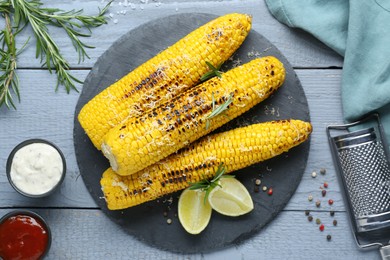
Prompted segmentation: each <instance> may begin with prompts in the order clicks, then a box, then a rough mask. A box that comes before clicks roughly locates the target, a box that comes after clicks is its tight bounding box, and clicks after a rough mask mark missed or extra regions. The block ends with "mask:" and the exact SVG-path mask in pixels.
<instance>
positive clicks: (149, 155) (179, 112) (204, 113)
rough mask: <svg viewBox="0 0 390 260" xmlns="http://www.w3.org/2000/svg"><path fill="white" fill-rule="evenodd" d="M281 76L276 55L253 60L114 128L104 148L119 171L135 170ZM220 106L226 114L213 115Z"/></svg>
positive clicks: (215, 123)
mask: <svg viewBox="0 0 390 260" xmlns="http://www.w3.org/2000/svg"><path fill="white" fill-rule="evenodd" d="M284 77H285V71H284V67H283V64H282V63H281V62H280V61H279V60H278V59H277V58H275V57H264V58H258V59H254V60H252V61H251V62H248V63H247V64H244V65H242V66H240V67H236V68H234V69H232V70H230V71H228V72H226V73H224V74H222V75H221V78H219V77H214V78H212V79H210V80H208V81H206V82H204V83H202V84H200V85H198V86H196V87H194V88H191V89H189V90H188V91H186V92H184V93H181V94H180V95H178V96H177V97H175V98H174V99H172V100H171V101H170V102H167V103H164V104H162V105H161V106H159V107H157V108H155V109H153V110H150V111H149V112H148V113H146V114H144V115H142V116H140V117H136V118H130V119H129V120H127V121H126V122H124V123H122V124H119V125H118V126H116V127H114V128H113V129H111V130H110V131H109V132H108V134H107V135H106V136H105V137H104V139H103V145H102V151H103V153H104V155H105V156H106V157H107V158H108V159H109V160H110V164H111V167H112V168H113V170H114V171H116V172H117V173H118V174H119V175H130V174H133V173H136V172H138V171H140V170H141V169H143V168H145V167H147V166H149V165H151V164H153V163H155V162H157V161H159V160H161V159H162V158H165V157H167V156H168V155H170V154H171V153H173V152H175V151H177V150H179V149H180V148H182V147H184V146H186V145H188V144H189V143H191V142H193V141H195V140H196V139H198V138H200V137H201V136H204V135H206V134H207V133H209V132H211V131H212V130H214V129H216V128H218V127H220V126H221V125H223V124H225V123H226V122H228V121H229V120H231V119H233V118H235V117H237V116H239V115H240V114H242V113H244V112H245V111H247V110H249V109H250V108H252V107H253V106H254V105H256V104H258V103H259V102H261V101H262V100H264V99H266V98H267V97H268V96H269V95H271V94H272V93H273V92H274V91H275V90H276V89H277V88H279V86H280V85H281V84H282V83H283V81H284ZM227 102H228V103H227ZM230 102H231V103H230ZM226 103H227V104H226ZM221 106H225V107H226V110H225V111H224V113H223V114H220V115H216V116H213V117H211V116H210V115H211V114H212V113H213V112H214V111H215V109H218V108H220V107H221ZM213 110H214V111H213Z"/></svg>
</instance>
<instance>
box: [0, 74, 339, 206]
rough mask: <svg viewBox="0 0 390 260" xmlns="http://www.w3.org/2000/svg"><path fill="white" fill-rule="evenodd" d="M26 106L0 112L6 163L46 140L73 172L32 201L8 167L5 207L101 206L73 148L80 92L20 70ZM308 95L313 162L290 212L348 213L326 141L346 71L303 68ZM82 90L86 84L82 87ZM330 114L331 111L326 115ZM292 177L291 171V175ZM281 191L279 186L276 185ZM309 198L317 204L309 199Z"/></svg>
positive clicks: (1, 155) (0, 157)
mask: <svg viewBox="0 0 390 260" xmlns="http://www.w3.org/2000/svg"><path fill="white" fill-rule="evenodd" d="M72 72H73V73H74V75H75V76H77V77H79V78H80V79H84V78H85V77H86V75H87V73H88V71H86V70H81V71H72ZM19 74H20V81H21V95H22V102H21V103H20V104H18V110H17V111H13V110H10V111H8V110H6V109H5V108H4V107H3V108H2V109H1V110H0V140H1V143H2V145H1V146H0V164H1V165H5V164H6V160H7V157H8V154H9V153H10V152H11V150H12V149H13V147H14V146H16V145H17V144H18V143H20V142H22V141H23V140H25V139H28V138H35V137H40V138H45V139H48V140H50V141H55V143H56V144H57V145H58V146H59V147H60V148H61V149H62V150H63V152H64V154H65V157H66V159H67V164H68V171H67V175H66V178H65V181H64V183H63V184H62V186H61V189H60V190H59V191H58V192H57V193H56V194H53V196H51V197H50V198H49V199H45V200H29V199H26V198H24V197H23V196H21V195H19V194H17V193H16V192H15V191H14V190H13V189H12V187H11V186H10V185H9V183H8V181H7V178H6V175H5V168H4V167H3V168H2V169H0V172H1V173H2V174H1V175H0V190H1V191H2V200H1V201H0V207H12V206H17V207H28V206H30V207H31V206H34V207H35V206H38V207H46V206H48V207H96V206H95V203H94V202H93V200H92V199H91V197H90V195H89V193H88V191H87V189H86V188H85V185H84V183H83V181H82V179H81V178H79V170H78V167H77V164H76V158H75V155H74V148H73V138H72V135H73V120H74V109H75V106H76V103H77V99H78V96H79V94H78V93H76V92H75V91H72V92H71V93H70V94H66V93H65V91H64V89H63V88H60V89H59V90H58V92H54V87H55V77H54V75H52V76H50V75H49V74H48V73H47V71H43V70H20V71H19ZM297 74H298V77H299V78H300V80H301V82H302V85H303V87H304V90H305V92H306V95H307V99H308V102H309V107H310V111H311V120H312V123H313V127H314V131H313V134H312V138H311V150H310V155H309V161H308V165H307V168H306V172H305V174H304V177H303V180H302V182H301V184H300V186H299V188H298V190H297V192H296V194H295V195H294V197H293V198H292V200H291V201H290V203H289V204H288V206H287V209H289V210H304V209H306V208H315V205H314V202H315V200H316V199H317V198H318V199H321V200H323V207H322V209H323V210H328V207H326V205H325V204H326V200H327V199H328V198H332V199H333V200H334V201H335V203H334V205H333V208H334V209H336V210H344V207H343V203H342V201H341V196H340V194H339V187H338V184H337V180H336V177H335V176H336V175H335V172H334V168H333V163H332V160H331V155H330V152H329V147H328V144H327V141H326V135H325V126H326V125H327V124H329V123H333V122H340V121H341V120H342V119H341V105H340V92H339V85H340V77H341V71H340V70H297ZM80 88H81V86H80ZM325 111H326V113H325ZM321 168H326V169H327V170H328V173H327V174H326V175H325V176H321V175H320V174H318V175H319V176H318V177H317V178H316V179H313V178H312V177H311V176H310V174H311V172H312V171H313V170H316V171H319V169H321ZM286 174H288V173H286ZM324 181H327V182H329V189H328V190H329V191H328V196H327V197H326V198H322V197H321V196H320V189H319V187H320V186H321V184H322V183H323V182H324ZM275 192H277V187H275ZM309 194H312V195H313V197H314V198H315V200H314V201H313V202H311V203H309V202H308V201H307V197H308V195H309Z"/></svg>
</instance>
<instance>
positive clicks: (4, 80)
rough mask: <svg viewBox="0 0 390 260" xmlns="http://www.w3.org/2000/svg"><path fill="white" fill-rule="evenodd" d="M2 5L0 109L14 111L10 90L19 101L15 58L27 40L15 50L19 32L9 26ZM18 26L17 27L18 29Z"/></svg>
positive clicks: (6, 14)
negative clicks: (2, 107)
mask: <svg viewBox="0 0 390 260" xmlns="http://www.w3.org/2000/svg"><path fill="white" fill-rule="evenodd" d="M3 4H4V3H1V4H0V11H3V17H4V19H5V28H4V29H3V30H2V31H0V42H1V43H2V45H1V49H0V72H1V75H0V107H1V106H2V105H3V104H5V105H6V106H7V108H8V109H9V108H10V107H11V106H12V107H13V108H14V109H16V106H15V103H14V99H13V96H12V94H11V90H12V91H13V93H15V95H16V97H17V99H18V101H20V93H19V88H18V85H19V78H18V76H17V74H16V72H15V70H16V68H17V63H16V58H17V56H18V55H19V54H20V52H22V51H23V49H24V47H25V46H26V44H27V42H28V40H27V41H26V42H25V44H24V45H23V46H22V47H21V48H20V50H17V49H16V43H15V35H16V34H18V33H19V32H20V30H16V31H15V30H14V28H13V27H12V26H11V21H10V15H9V13H8V12H7V11H6V9H5V8H6V7H5V6H3ZM18 27H19V26H17V28H18Z"/></svg>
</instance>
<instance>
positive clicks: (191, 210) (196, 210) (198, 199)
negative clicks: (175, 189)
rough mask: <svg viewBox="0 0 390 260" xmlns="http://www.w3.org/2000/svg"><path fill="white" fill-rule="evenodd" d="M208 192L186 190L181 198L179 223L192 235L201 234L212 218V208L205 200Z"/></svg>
mask: <svg viewBox="0 0 390 260" xmlns="http://www.w3.org/2000/svg"><path fill="white" fill-rule="evenodd" d="M205 194H206V192H204V191H201V190H190V189H186V190H184V191H183V192H182V194H181V195H180V198H179V208H178V213H179V221H180V223H181V225H182V226H183V227H184V229H185V230H186V231H187V232H188V233H190V234H194V235H195V234H199V233H200V232H202V231H203V230H204V229H205V228H206V227H207V225H208V223H209V221H210V218H211V211H212V209H211V207H210V204H209V203H208V201H207V200H205V199H204V196H205Z"/></svg>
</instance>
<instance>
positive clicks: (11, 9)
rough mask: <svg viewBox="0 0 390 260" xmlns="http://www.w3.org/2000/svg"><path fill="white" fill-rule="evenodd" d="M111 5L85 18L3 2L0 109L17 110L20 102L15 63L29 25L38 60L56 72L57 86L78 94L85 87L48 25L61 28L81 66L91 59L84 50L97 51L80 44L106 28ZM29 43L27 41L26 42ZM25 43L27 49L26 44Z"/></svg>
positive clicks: (34, 3)
mask: <svg viewBox="0 0 390 260" xmlns="http://www.w3.org/2000/svg"><path fill="white" fill-rule="evenodd" d="M111 2H112V1H110V2H109V3H108V4H107V5H106V6H105V7H104V8H103V9H102V10H99V14H98V15H97V16H88V15H84V14H83V10H78V11H76V10H71V11H63V10H61V9H57V8H46V7H43V3H42V2H41V1H40V0H3V1H0V13H1V14H2V16H3V17H4V18H5V20H6V26H5V29H3V30H2V31H0V45H1V50H0V59H1V65H0V73H1V75H0V107H1V106H2V105H3V104H5V105H6V106H7V107H8V108H10V107H11V106H12V107H13V108H16V107H15V104H14V102H13V99H14V98H13V95H16V97H17V99H18V100H19V101H20V94H19V81H18V77H17V74H16V68H17V66H16V61H17V57H18V55H19V54H20V53H21V51H22V50H23V48H24V46H23V47H22V48H21V49H20V50H17V49H16V47H15V46H16V44H15V42H16V39H15V36H16V35H17V34H18V33H19V32H20V31H22V30H23V29H24V28H25V27H26V26H27V25H30V27H31V29H32V31H33V34H34V37H35V39H36V52H35V56H36V58H40V62H41V65H42V66H43V67H46V68H47V70H48V71H49V72H50V73H52V72H53V70H55V73H56V76H57V86H56V90H57V89H58V86H59V85H63V86H64V87H65V89H66V91H67V92H68V93H69V92H70V90H71V89H74V90H76V91H77V88H76V85H75V84H76V83H82V81H80V80H79V79H77V78H75V77H74V76H72V75H71V74H70V72H69V69H70V64H69V62H68V61H67V60H66V59H65V58H64V56H62V54H61V52H60V49H59V47H58V45H57V43H56V42H55V40H54V39H53V38H52V36H51V35H50V33H49V29H48V25H52V26H55V27H59V28H62V29H63V30H64V31H65V32H66V34H67V35H68V37H69V38H70V40H71V41H72V44H73V46H74V48H75V50H76V51H77V53H78V56H79V63H80V62H81V61H84V59H85V57H87V58H89V57H88V55H87V52H86V51H85V48H94V47H93V46H90V45H87V44H85V43H84V42H82V41H81V40H80V38H81V37H90V36H91V28H93V27H98V26H100V25H102V24H106V23H107V21H106V17H105V16H104V14H105V13H106V11H107V9H108V8H109V6H110V4H111ZM27 42H28V40H27ZM27 42H26V43H25V45H26V44H27Z"/></svg>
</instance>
